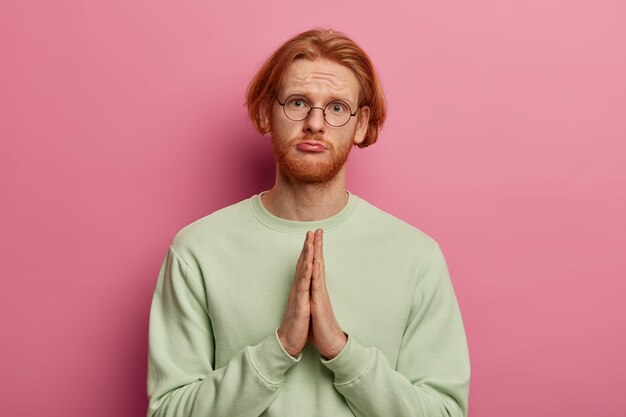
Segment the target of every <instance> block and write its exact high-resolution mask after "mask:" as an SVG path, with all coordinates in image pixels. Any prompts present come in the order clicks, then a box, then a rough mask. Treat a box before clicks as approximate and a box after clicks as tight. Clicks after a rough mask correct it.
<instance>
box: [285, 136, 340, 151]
mask: <svg viewBox="0 0 626 417" xmlns="http://www.w3.org/2000/svg"><path fill="white" fill-rule="evenodd" d="M300 142H319V143H320V144H322V145H324V146H326V148H328V149H330V148H332V147H333V146H332V145H331V143H330V142H328V141H326V140H325V139H324V137H323V136H319V135H314V136H310V135H304V136H299V137H297V138H294V139H292V140H291V143H300Z"/></svg>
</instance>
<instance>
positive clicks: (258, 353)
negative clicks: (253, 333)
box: [248, 329, 302, 385]
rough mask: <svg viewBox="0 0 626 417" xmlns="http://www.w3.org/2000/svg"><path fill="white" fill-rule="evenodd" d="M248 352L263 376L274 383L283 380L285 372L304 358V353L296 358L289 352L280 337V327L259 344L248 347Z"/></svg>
mask: <svg viewBox="0 0 626 417" xmlns="http://www.w3.org/2000/svg"><path fill="white" fill-rule="evenodd" d="M248 353H249V355H250V361H251V362H252V365H253V366H254V368H255V369H256V370H257V372H258V373H259V374H260V375H261V377H263V379H265V380H266V381H267V382H269V383H270V384H274V385H278V384H280V383H281V382H283V380H284V379H285V373H286V372H287V371H288V370H289V368H291V367H292V366H293V365H295V364H296V363H298V362H300V359H301V358H302V353H300V354H298V356H297V357H295V358H294V357H293V356H291V355H290V354H289V353H287V351H286V350H285V348H283V345H282V344H281V343H280V340H279V339H278V329H276V330H275V331H274V332H273V333H272V334H270V335H268V336H267V337H266V338H265V339H263V340H261V342H259V343H258V344H257V345H255V346H250V347H248Z"/></svg>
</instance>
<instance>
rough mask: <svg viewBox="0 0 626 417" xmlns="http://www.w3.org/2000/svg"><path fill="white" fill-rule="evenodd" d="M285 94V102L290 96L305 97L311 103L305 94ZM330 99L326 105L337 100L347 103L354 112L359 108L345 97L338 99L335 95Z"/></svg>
mask: <svg viewBox="0 0 626 417" xmlns="http://www.w3.org/2000/svg"><path fill="white" fill-rule="evenodd" d="M285 94H286V96H285V100H287V99H288V98H289V97H291V96H302V97H305V98H306V99H307V100H309V102H312V100H311V99H310V98H309V95H308V94H305V93H301V92H295V93H285ZM330 97H331V98H330V100H328V101H327V102H326V104H328V103H331V102H333V101H335V100H339V101H343V102H345V103H347V104H348V105H349V106H350V109H354V110H356V109H358V108H359V105H358V104H356V105H355V104H354V103H353V102H352V101H351V100H350V99H347V98H345V97H338V96H335V95H331V96H330ZM353 106H356V107H353Z"/></svg>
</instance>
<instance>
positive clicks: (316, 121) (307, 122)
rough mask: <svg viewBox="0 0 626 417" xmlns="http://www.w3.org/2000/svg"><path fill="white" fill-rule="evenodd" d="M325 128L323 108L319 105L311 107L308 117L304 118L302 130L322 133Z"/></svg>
mask: <svg viewBox="0 0 626 417" xmlns="http://www.w3.org/2000/svg"><path fill="white" fill-rule="evenodd" d="M316 110H319V111H316ZM325 129H326V122H325V120H324V109H323V108H321V107H311V110H309V115H308V117H307V118H306V119H304V131H305V132H307V133H312V134H315V133H324V131H325Z"/></svg>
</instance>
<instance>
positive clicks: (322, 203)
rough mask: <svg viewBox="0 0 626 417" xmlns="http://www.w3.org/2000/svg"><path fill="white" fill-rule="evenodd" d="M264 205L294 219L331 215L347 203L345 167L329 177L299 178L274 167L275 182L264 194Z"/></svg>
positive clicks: (282, 215)
mask: <svg viewBox="0 0 626 417" xmlns="http://www.w3.org/2000/svg"><path fill="white" fill-rule="evenodd" d="M261 202H262V203H263V206H264V207H265V208H266V210H267V211H269V212H270V213H272V214H273V215H274V216H277V217H281V218H283V219H286V220H294V221H302V222H309V221H317V220H323V219H326V218H329V217H332V216H334V215H335V214H337V213H339V212H340V211H341V210H342V209H343V208H344V207H345V206H346V204H347V203H348V194H347V192H346V190H345V174H344V169H343V168H342V169H341V171H340V172H339V173H338V174H337V175H336V176H335V177H334V178H332V179H331V180H329V181H326V182H319V183H317V182H316V183H310V182H300V181H297V180H294V179H293V178H288V177H286V176H285V175H283V173H281V172H280V170H279V169H278V168H277V169H276V182H275V183H274V186H273V187H272V189H271V190H269V191H268V192H266V193H265V194H263V197H262V199H261Z"/></svg>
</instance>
